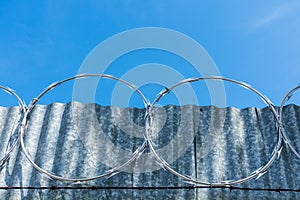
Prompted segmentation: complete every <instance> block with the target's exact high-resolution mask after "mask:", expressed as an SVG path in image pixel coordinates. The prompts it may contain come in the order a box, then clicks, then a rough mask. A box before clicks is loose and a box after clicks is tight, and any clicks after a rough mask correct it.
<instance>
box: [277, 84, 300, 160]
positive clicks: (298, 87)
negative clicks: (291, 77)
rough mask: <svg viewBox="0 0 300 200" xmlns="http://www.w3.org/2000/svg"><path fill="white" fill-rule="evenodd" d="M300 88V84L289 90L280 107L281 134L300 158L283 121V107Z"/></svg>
mask: <svg viewBox="0 0 300 200" xmlns="http://www.w3.org/2000/svg"><path fill="white" fill-rule="evenodd" d="M299 89H300V85H298V86H296V87H294V88H293V89H292V90H291V91H289V92H288V93H287V94H286V95H285V96H284V98H283V100H282V102H281V105H280V108H279V118H280V120H279V122H280V127H281V128H280V130H281V132H282V133H281V135H282V136H283V138H284V142H285V144H286V145H287V147H288V148H290V149H291V150H292V152H293V153H294V154H295V155H296V156H297V157H298V158H299V159H300V154H299V152H298V151H297V150H296V148H295V147H294V146H293V145H292V143H291V140H290V139H289V137H288V136H287V134H286V131H285V128H284V123H283V107H284V105H285V104H286V103H287V102H288V101H289V100H290V99H291V97H292V96H293V95H294V93H295V92H296V91H297V90H299Z"/></svg>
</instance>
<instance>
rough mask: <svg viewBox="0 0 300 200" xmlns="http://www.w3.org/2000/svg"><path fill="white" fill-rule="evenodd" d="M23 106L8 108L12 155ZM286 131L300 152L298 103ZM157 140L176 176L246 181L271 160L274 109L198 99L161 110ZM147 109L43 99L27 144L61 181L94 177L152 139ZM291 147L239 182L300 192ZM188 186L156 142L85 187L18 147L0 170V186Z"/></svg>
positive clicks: (74, 193) (0, 140)
mask: <svg viewBox="0 0 300 200" xmlns="http://www.w3.org/2000/svg"><path fill="white" fill-rule="evenodd" d="M18 111H19V110H18V108H17V107H12V108H4V107H0V134H1V135H0V150H1V155H3V152H5V149H6V145H7V144H8V143H9V142H10V141H9V138H10V135H11V134H12V133H13V132H12V131H13V129H14V128H15V127H16V124H17V122H18V120H19V117H20V116H19V112H18ZM283 121H284V123H285V125H286V131H287V134H288V135H289V137H290V138H291V141H292V142H293V145H295V147H296V149H300V136H299V134H298V133H299V124H300V108H299V107H297V106H294V105H288V106H286V107H285V108H284V119H283ZM153 124H154V126H153V127H154V132H153V136H152V141H153V143H154V146H155V149H156V150H157V152H158V154H159V155H160V156H161V157H163V158H164V159H165V160H166V161H168V162H170V165H171V167H172V168H173V169H174V170H176V171H177V172H179V173H181V174H184V175H186V176H190V177H193V178H195V177H197V179H199V180H202V181H208V182H216V181H217V182H218V181H221V180H231V179H240V178H243V177H246V176H248V175H250V173H251V172H253V171H254V170H256V169H257V168H259V167H260V166H262V165H264V164H266V163H267V162H268V160H269V159H270V155H271V153H272V150H273V148H274V145H275V144H276V141H277V138H278V135H277V132H276V124H275V120H274V117H273V115H272V113H271V112H270V111H269V109H268V108H262V109H260V108H245V109H237V108H231V107H230V108H216V107H213V106H206V107H199V106H193V105H185V106H172V105H169V106H165V107H159V108H155V111H154V114H153ZM144 131H145V109H138V108H117V107H113V106H111V107H110V106H98V105H94V104H81V103H78V102H71V103H68V104H60V103H53V104H50V105H47V106H45V105H37V106H36V107H35V109H34V110H33V112H32V114H31V115H30V121H29V125H28V128H27V132H26V135H25V145H26V147H27V148H28V151H29V153H30V155H31V157H32V158H33V160H34V161H35V162H36V163H37V164H38V165H39V166H40V167H42V168H43V169H45V170H47V171H49V172H52V173H54V174H56V175H59V176H63V177H91V176H95V175H99V174H101V173H103V172H105V171H107V170H109V169H110V168H111V167H115V166H118V165H121V164H122V163H124V162H126V160H127V159H128V158H129V157H130V155H131V154H132V153H133V152H134V151H135V150H136V149H137V148H138V147H139V145H141V144H142V143H143V141H144V139H143V132H144ZM299 163H300V162H299V160H298V159H297V158H296V156H295V155H294V154H293V153H292V152H291V151H290V150H288V149H287V148H286V147H285V146H284V149H283V151H282V155H281V156H280V157H279V159H278V160H276V161H275V162H274V163H273V165H272V166H271V168H270V169H269V171H268V172H267V173H266V174H265V175H264V176H262V177H261V178H260V179H258V180H256V181H250V182H247V183H244V184H241V185H238V186H240V187H252V188H254V187H257V188H290V189H298V184H299V183H300V177H299V173H298V172H299V170H300V164H299ZM78 185H81V186H94V185H96V186H123V187H131V186H134V187H147V186H162V187H164V186H169V187H170V186H188V185H189V183H186V182H185V181H183V180H182V179H181V178H178V177H177V176H175V175H173V174H171V173H170V172H168V171H166V170H165V169H162V168H161V166H160V165H159V164H158V163H157V162H156V161H155V159H154V157H153V156H152V155H151V153H150V151H149V149H148V148H146V149H145V151H144V153H143V154H142V155H141V156H140V157H139V158H138V160H135V161H133V162H132V163H131V164H130V165H129V166H128V167H126V168H124V169H123V171H121V172H120V173H117V174H114V175H113V176H110V177H105V178H102V179H97V180H92V181H88V182H84V183H70V182H62V181H58V180H53V179H51V178H48V177H47V176H45V175H43V174H41V173H40V172H38V171H37V170H35V169H34V168H33V167H32V165H31V164H30V163H29V162H28V160H27V159H26V157H25V156H24V154H23V153H22V150H21V148H20V147H18V148H17V149H16V150H15V151H14V152H13V154H12V156H11V157H10V159H9V161H8V162H6V165H4V166H3V168H2V171H1V173H0V186H78ZM299 197H300V195H299V194H297V193H295V192H281V193H276V192H267V191H244V190H232V191H230V190H229V189H191V190H189V189H185V190H183V189H180V190H174V189H169V190H130V189H129V190H125V189H124V190H76V189H74V190H69V189H66V190H51V189H48V190H26V189H18V190H0V198H1V199H4V198H7V199H61V198H64V199H79V198H81V199H82V198H95V199H107V198H109V199H112V198H115V199H144V198H147V199H217V198H219V199H254V198H258V199H275V198H276V199H277V198H281V199H283V198H284V199H298V198H299Z"/></svg>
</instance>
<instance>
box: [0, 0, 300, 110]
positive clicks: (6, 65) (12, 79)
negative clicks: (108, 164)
mask: <svg viewBox="0 0 300 200" xmlns="http://www.w3.org/2000/svg"><path fill="white" fill-rule="evenodd" d="M0 27H1V28H0V85H3V86H8V87H11V88H13V89H14V90H15V91H16V92H17V93H18V94H19V95H20V96H21V98H22V99H24V100H25V101H26V103H29V102H30V101H31V99H32V98H34V97H36V96H37V95H38V94H39V93H40V92H41V91H42V90H43V89H44V88H45V87H47V86H48V85H50V84H51V83H53V82H55V81H58V80H62V79H64V78H67V77H71V76H73V75H75V74H77V73H78V71H79V69H80V67H81V66H82V63H83V61H84V60H85V58H86V57H87V56H88V55H89V53H90V52H91V51H92V50H93V49H94V48H95V47H96V46H97V45H98V44H99V43H101V42H102V41H104V40H106V39H107V38H109V37H111V36H113V35H115V34H118V33H120V32H123V31H126V30H130V29H134V28H142V27H162V28H168V29H172V30H175V31H178V32H180V33H183V34H185V35H187V36H189V37H190V38H193V39H194V40H195V41H197V42H198V43H199V44H200V45H202V47H203V48H204V49H205V50H206V51H207V53H208V54H209V55H210V57H211V58H212V59H213V61H214V63H215V64H216V66H217V68H218V70H219V71H220V75H222V76H225V77H228V78H232V79H236V80H240V81H244V82H246V83H249V84H250V85H252V86H253V87H255V88H256V89H258V90H259V91H261V92H262V93H263V94H264V95H266V96H267V97H268V98H269V99H271V101H273V102H274V104H275V105H279V104H280V102H281V99H282V98H283V96H284V95H285V94H286V93H287V92H288V91H289V90H290V89H292V88H293V87H295V86H296V85H297V84H298V83H300V2H299V1H271V0H269V1H257V0H255V1H206V2H204V1H201V2H200V1H198V0H190V1H178V0H172V1H169V0H165V1H153V0H149V1H137V0H126V1H125V0H124V1H111V0H103V1H96V0H94V1H49V0H46V1H16V0H11V1H4V0H1V1H0ZM120 45H121V44H120ZM147 53H148V54H147ZM162 54H163V53H162ZM155 55H157V56H155ZM163 59H165V60H163ZM174 59H175V58H174V57H172V56H168V55H165V54H163V55H161V56H160V54H159V52H147V51H144V52H136V55H135V54H131V55H128V57H127V58H126V57H125V58H122V59H121V58H120V59H119V60H117V61H116V62H115V65H116V64H118V66H119V68H117V67H115V68H113V67H112V68H111V70H108V72H109V73H111V74H114V75H116V76H120V77H121V76H122V75H124V74H126V70H127V71H128V70H130V68H131V67H133V66H134V64H136V65H142V64H147V63H162V64H164V65H166V64H167V65H168V66H169V67H172V62H174V63H173V64H174V65H176V63H177V64H178V63H180V62H182V61H178V62H177V61H176V63H175V61H174ZM176 59H178V58H176ZM136 60H138V62H137V63H134V61H136ZM172 60H173V61H172ZM121 66H124V68H122V69H121V68H120V67H121ZM126 66H127V67H126ZM174 67H175V68H176V66H174ZM124 69H126V70H124ZM177 69H178V66H177ZM179 71H180V72H181V73H185V72H184V71H186V72H187V73H186V74H184V77H186V78H188V77H195V76H197V74H194V72H193V71H192V70H189V69H188V67H187V66H186V67H185V68H184V67H183V68H181V69H180V70H179ZM121 72H122V73H121ZM146 76H147V75H145V77H146ZM70 84H73V83H70ZM145 87H146V86H145ZM70 88H72V87H71V85H69V86H68V85H66V86H64V87H63V86H62V88H61V89H59V90H53V91H51V92H53V93H49V95H48V96H45V98H44V100H43V101H41V103H51V102H56V101H68V100H71V99H72V98H71V97H70V92H72V89H70ZM107 88H108V87H107ZM107 88H106V89H107ZM141 89H143V88H141ZM161 89H162V87H160V86H157V87H156V86H155V85H152V86H151V85H150V86H149V87H148V88H147V87H146V89H145V93H146V95H147V96H149V97H148V98H149V99H150V100H153V99H154V97H153V96H156V93H157V92H159V91H160V90H161ZM154 91H155V92H154ZM244 92H245V93H247V91H243V90H242V89H241V90H239V89H237V90H235V89H230V88H229V89H228V88H226V94H227V96H228V105H232V106H236V107H247V106H263V104H261V103H259V102H260V100H259V99H258V98H256V99H255V98H254V99H252V98H250V97H249V98H248V97H247V96H244ZM103 93H105V94H103ZM248 93H250V92H248ZM299 93H300V91H299ZM201 94H205V92H204V93H201ZM97 95H98V92H97ZM99 95H103V96H105V95H107V96H108V97H110V96H111V95H108V94H106V92H102V93H101V92H99ZM151 95H153V96H151ZM206 95H207V94H206ZM67 96H68V97H67ZM133 96H134V95H133ZM299 96H300V95H299ZM0 98H2V100H1V101H2V102H1V103H0V104H1V105H11V104H14V103H10V101H11V102H13V99H10V98H6V97H5V95H3V94H1V96H0ZM169 98H175V97H174V96H173V97H172V94H171V95H170V97H169ZM293 100H294V101H295V102H298V103H299V104H300V98H298V99H297V98H294V99H293ZM132 101H133V102H134V100H132ZM167 102H169V103H170V102H171V103H176V102H178V101H177V100H176V98H175V99H173V100H165V101H162V102H161V104H167ZM103 104H108V103H107V102H103ZM132 105H134V103H132Z"/></svg>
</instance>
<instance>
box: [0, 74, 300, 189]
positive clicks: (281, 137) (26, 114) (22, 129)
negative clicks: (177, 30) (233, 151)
mask: <svg viewBox="0 0 300 200" xmlns="http://www.w3.org/2000/svg"><path fill="white" fill-rule="evenodd" d="M90 77H98V78H106V79H112V80H115V81H118V82H121V83H123V84H125V85H126V86H128V87H129V88H130V89H132V90H133V91H135V92H137V93H138V94H139V95H140V96H141V98H142V100H143V102H144V105H145V109H146V114H145V123H146V124H145V125H146V129H145V130H146V131H145V133H144V134H143V137H144V142H143V143H142V144H141V145H140V146H139V147H138V148H137V149H136V150H135V151H134V152H133V153H132V154H131V156H130V158H129V159H128V160H127V161H126V162H124V163H123V164H121V165H120V166H117V167H114V168H111V169H110V170H107V171H105V172H104V173H102V174H100V175H97V176H93V177H88V178H81V177H79V178H69V177H62V176H58V175H56V174H53V173H51V172H48V171H47V170H44V169H42V168H41V167H40V166H39V165H37V164H36V163H35V162H34V160H33V159H32V157H31V155H30V154H29V152H28V150H27V148H26V145H25V142H24V136H25V134H26V131H27V126H28V123H29V121H30V114H31V113H32V110H33V109H34V108H35V106H36V105H37V103H38V102H39V100H40V99H41V98H42V97H43V96H44V95H45V94H46V93H48V92H49V91H51V90H53V89H55V88H56V87H58V86H59V85H61V84H63V83H66V82H68V81H71V80H75V79H84V78H90ZM205 80H215V81H227V82H231V83H233V84H236V85H239V86H241V87H244V88H246V89H248V90H250V91H252V92H254V93H255V94H256V95H257V96H258V97H260V98H261V100H262V101H263V102H264V103H265V104H266V105H267V107H268V108H269V109H270V111H271V112H272V114H273V116H274V118H275V124H276V130H277V133H276V136H277V142H276V145H275V147H274V149H273V152H272V154H271V158H270V159H269V161H268V162H267V163H266V164H265V165H263V166H262V167H259V168H258V169H257V170H255V171H254V172H252V173H251V174H250V175H249V176H247V177H245V178H242V179H240V180H224V181H220V182H213V183H210V182H205V181H201V180H197V179H193V178H191V177H189V176H187V175H184V174H181V173H179V172H177V171H175V170H174V169H172V167H171V166H170V164H169V163H167V162H166V161H165V160H164V158H162V157H160V156H159V155H158V153H157V152H156V150H155V148H154V145H153V142H152V139H151V133H152V128H153V125H152V121H153V115H152V112H153V108H154V106H155V104H156V103H158V102H159V101H160V99H162V98H163V97H164V96H165V95H166V94H168V93H170V92H171V91H172V90H174V89H175V88H177V87H179V86H181V85H184V84H189V83H192V82H197V81H205ZM299 88H300V86H297V87H295V88H294V89H292V90H291V91H290V92H289V93H288V94H287V95H286V96H285V97H284V99H283V100H282V103H281V106H280V109H279V112H278V111H277V110H276V109H275V106H274V105H273V103H272V102H271V101H270V100H269V99H268V98H267V97H266V96H264V95H263V94H262V93H261V92H259V91H258V90H256V89H255V88H253V87H252V86H250V85H248V84H247V83H244V82H240V81H237V80H233V79H229V78H225V77H217V76H211V77H198V78H188V79H185V80H182V81H179V82H178V83H176V84H174V85H172V86H170V87H169V88H167V87H166V88H165V89H164V90H162V91H161V92H160V93H159V94H158V96H157V98H156V99H155V100H154V101H153V102H152V103H150V102H149V101H148V100H147V99H146V97H145V96H144V94H143V93H142V92H141V91H140V90H139V89H138V88H137V87H136V86H135V85H134V84H133V83H130V82H127V81H125V80H122V79H120V78H117V77H114V76H112V75H108V74H79V75H76V76H73V77H70V78H67V79H64V80H61V81H58V82H55V83H53V84H51V85H49V86H48V87H47V88H46V89H45V90H44V91H42V92H41V93H40V94H39V95H38V96H37V97H36V98H34V99H33V100H32V101H31V102H30V104H29V105H28V107H26V105H25V103H24V102H23V101H22V99H21V98H20V97H19V96H18V95H17V94H16V93H15V92H14V91H13V90H11V89H9V88H6V87H3V86H0V89H2V90H4V91H5V92H8V93H9V94H11V95H13V96H14V97H16V98H17V100H18V104H19V107H20V111H21V118H20V119H21V120H20V122H19V124H18V128H17V131H18V138H17V140H15V142H14V143H13V144H12V145H10V148H9V149H8V150H6V152H5V154H4V156H3V158H1V160H0V161H1V163H0V164H1V165H3V164H4V163H5V162H8V158H9V156H10V155H11V153H12V152H13V150H14V149H15V147H16V146H17V145H18V144H19V143H20V144H21V148H22V151H23V153H24V155H25V157H26V158H27V160H28V161H29V162H30V164H31V165H32V166H33V167H34V168H35V169H36V170H37V171H39V172H40V173H42V174H44V175H46V176H48V177H50V178H53V179H56V180H60V181H70V182H83V181H89V180H94V179H99V178H103V177H107V176H113V175H115V174H116V173H117V172H119V171H120V170H121V169H123V168H124V167H126V166H128V165H129V164H131V163H132V162H133V161H135V160H137V158H138V157H139V156H140V155H141V154H143V152H144V150H145V148H146V147H149V148H150V151H151V153H152V154H153V155H154V157H155V159H156V160H157V162H158V163H159V164H160V165H161V166H162V167H163V168H164V169H166V170H168V171H169V172H170V173H172V174H174V175H176V176H178V177H180V178H181V179H183V180H185V181H186V182H188V183H190V184H193V185H204V186H209V187H223V186H225V187H227V186H231V185H234V184H240V183H244V182H248V181H250V180H252V179H255V180H257V179H259V178H260V177H261V176H263V175H264V174H265V173H266V172H267V171H268V169H269V168H270V166H271V165H272V164H273V162H274V161H275V160H276V159H277V158H279V157H280V153H281V151H282V148H283V141H284V142H285V143H286V146H287V147H288V148H290V149H291V150H292V151H293V153H295V154H296V155H297V156H298V158H300V154H299V153H298V152H297V151H296V149H295V147H293V145H292V144H291V142H290V140H289V139H288V137H287V134H286V133H285V131H284V126H283V122H282V115H283V114H282V110H283V106H284V105H285V104H286V103H287V102H288V100H289V98H290V97H291V96H292V95H293V94H294V92H296V91H297V90H298V89H299ZM28 137H30V136H28Z"/></svg>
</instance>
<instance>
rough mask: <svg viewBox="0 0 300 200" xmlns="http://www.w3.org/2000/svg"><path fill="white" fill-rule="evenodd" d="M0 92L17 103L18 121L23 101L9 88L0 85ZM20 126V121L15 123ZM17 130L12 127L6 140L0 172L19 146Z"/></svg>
mask: <svg viewBox="0 0 300 200" xmlns="http://www.w3.org/2000/svg"><path fill="white" fill-rule="evenodd" d="M0 90H2V91H4V92H6V93H7V94H9V95H11V96H13V97H14V98H15V99H16V100H17V103H18V105H19V117H18V118H19V120H21V119H22V116H23V114H24V113H25V111H26V105H25V103H24V101H23V100H22V99H21V98H20V97H19V96H18V95H17V93H16V92H15V91H13V90H12V89H11V88H9V87H4V86H2V85H0ZM19 125H20V121H19V122H17V124H16V126H19ZM18 130H19V129H18V128H15V126H13V128H12V131H11V134H10V137H9V140H8V144H7V146H6V150H5V152H4V154H3V155H1V157H0V172H1V170H2V169H3V167H4V165H5V164H6V163H7V162H8V160H9V157H10V155H11V153H12V152H13V150H14V149H15V148H16V146H17V145H18V144H19V142H20V136H19V131H18ZM15 131H16V132H17V133H16V134H17V136H15Z"/></svg>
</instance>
